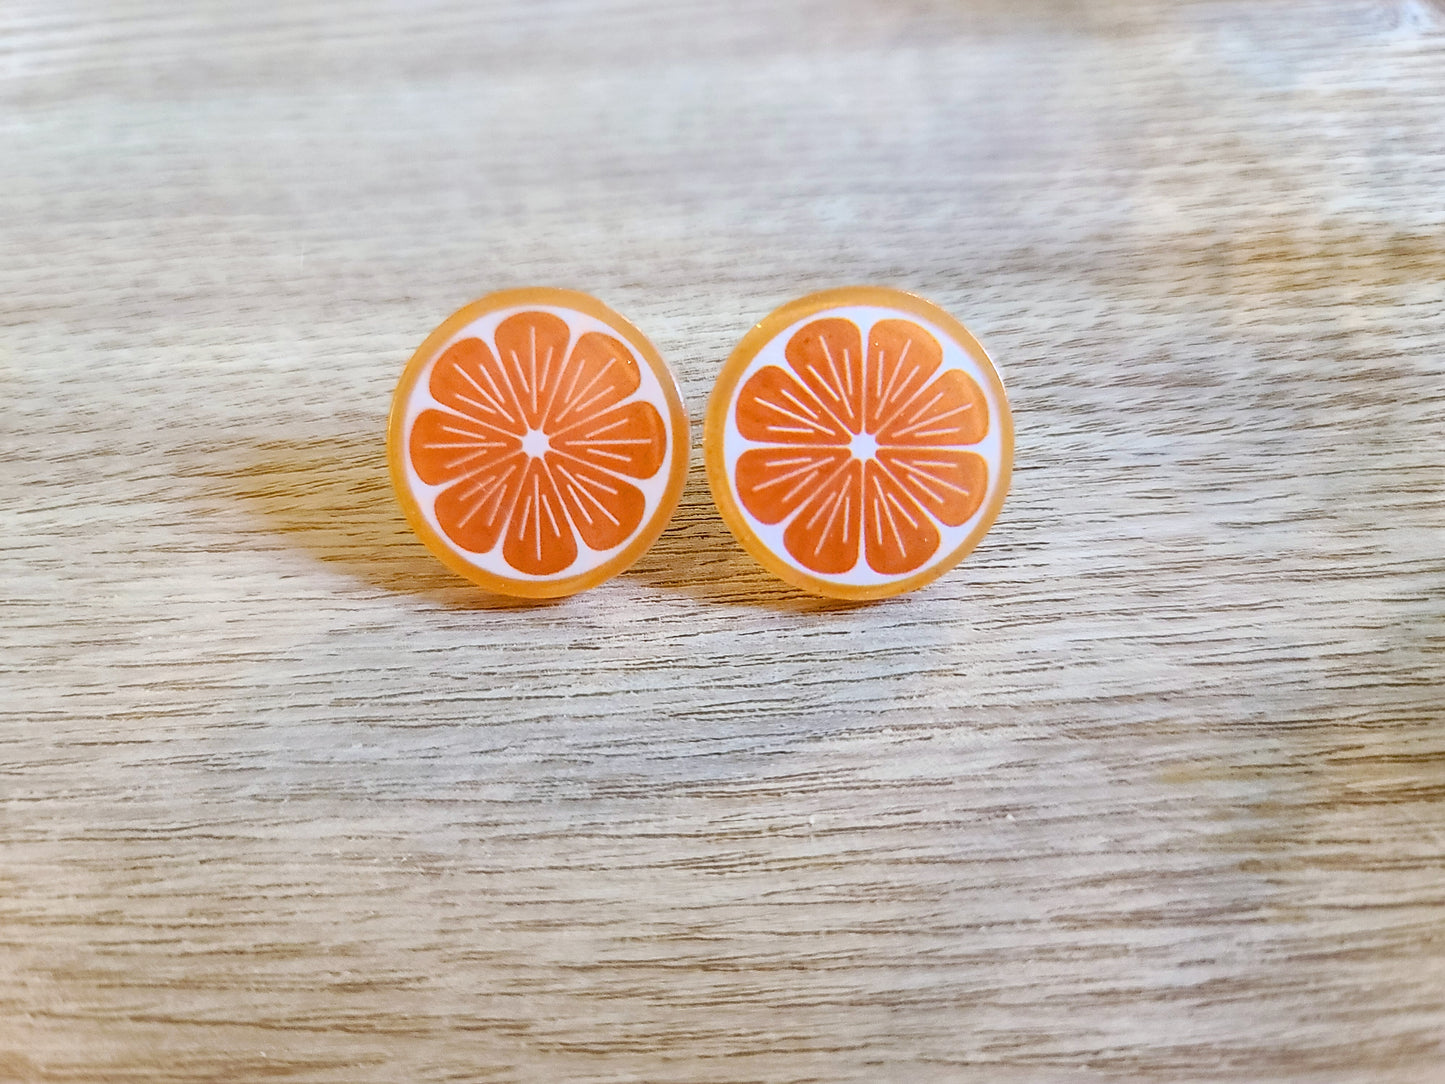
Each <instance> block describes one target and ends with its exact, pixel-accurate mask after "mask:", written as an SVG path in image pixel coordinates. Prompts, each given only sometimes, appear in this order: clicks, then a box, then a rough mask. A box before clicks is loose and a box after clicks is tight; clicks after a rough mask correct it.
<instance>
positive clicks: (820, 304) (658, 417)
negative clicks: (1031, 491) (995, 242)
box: [387, 287, 1013, 600]
mask: <svg viewBox="0 0 1445 1084" xmlns="http://www.w3.org/2000/svg"><path fill="white" fill-rule="evenodd" d="M689 445H690V441H689V434H688V419H687V411H686V408H685V407H684V406H683V402H682V396H681V395H680V394H679V393H678V389H677V382H676V380H675V379H674V378H673V375H672V373H671V371H670V370H669V369H668V367H667V365H666V364H665V363H664V362H663V360H662V358H661V357H660V356H659V355H658V353H657V350H656V349H654V347H653V346H652V344H651V343H650V342H648V340H647V339H646V338H645V337H644V336H643V335H642V333H641V332H640V331H638V330H637V329H636V328H635V327H633V326H632V325H631V324H630V323H628V322H627V321H626V320H624V319H623V318H622V317H621V316H619V315H618V314H617V313H615V312H613V311H612V310H611V309H609V308H607V307H606V306H605V305H603V304H601V303H600V302H599V301H597V300H595V299H594V298H591V297H589V296H587V295H586V294H579V293H574V292H572V291H567V290H553V289H528V290H509V291H505V292H502V293H495V294H491V295H489V296H488V297H484V298H482V299H481V300H480V301H476V302H473V303H472V304H470V305H467V306H466V307H464V308H462V309H461V310H459V311H458V312H456V313H455V314H453V315H452V316H451V317H450V318H449V319H447V320H446V321H445V322H444V323H443V324H442V325H441V326H440V327H438V328H437V329H436V330H435V331H434V332H432V333H431V335H430V336H429V337H428V338H427V340H426V341H425V342H424V343H422V345H421V347H420V349H418V350H417V352H416V354H415V355H414V356H413V357H412V359H411V361H410V362H408V363H407V366H406V369H405V370H404V371H403V373H402V376H401V381H400V383H399V384H398V385H397V389H396V395H395V397H394V399H393V401H392V408H391V418H390V422H389V424H388V431H387V453H388V459H389V461H390V466H391V477H392V483H393V485H394V486H395V489H396V495H397V498H398V500H399V501H400V502H401V506H402V509H403V511H404V512H405V514H406V518H407V520H408V522H409V523H410V524H411V526H412V528H413V530H415V531H416V533H417V535H418V536H420V538H421V540H422V541H423V542H425V543H426V545H427V546H428V547H429V548H430V549H431V550H432V552H433V553H434V554H436V556H437V557H438V558H440V559H441V560H442V562H443V563H445V564H446V565H447V566H448V567H450V568H452V569H453V570H454V571H456V572H458V573H460V574H461V575H463V576H465V577H466V578H467V579H469V580H472V581H474V582H475V583H478V584H480V585H481V586H482V587H484V588H486V589H488V590H491V591H496V592H501V593H503V594H509V595H519V596H523V597H529V598H551V597H558V596H562V595H570V594H573V593H575V592H578V591H583V590H586V589H587V588H589V587H595V586H596V585H597V584H599V583H601V582H602V581H603V580H606V579H608V578H610V577H612V576H614V575H616V574H617V573H619V572H621V571H622V570H623V569H625V568H627V567H628V566H629V565H631V564H632V563H633V562H634V561H636V560H637V559H638V558H639V557H641V556H642V554H643V553H644V552H646V550H647V548H648V547H649V546H651V545H652V543H653V542H654V541H656V539H657V536H658V535H659V534H661V533H662V530H663V528H664V527H665V526H666V525H667V522H668V520H669V519H670V518H671V517H672V513H673V511H674V509H676V507H677V502H678V498H679V497H680V496H681V495H682V489H683V485H684V482H685V481H686V477H687V467H688V452H689ZM703 446H704V455H705V458H706V462H707V477H708V484H709V486H710V487H711V489H712V494H713V499H714V500H715V501H716V503H717V506H718V510H719V511H720V512H721V513H722V517H723V519H724V521H726V523H727V525H728V527H729V528H730V529H731V530H732V533H733V534H734V535H735V536H736V537H737V539H738V541H739V542H740V543H741V544H742V545H743V547H744V548H745V549H746V550H747V551H748V552H749V553H750V554H752V556H753V557H754V558H756V559H757V561H758V562H759V563H760V564H762V565H763V566H764V567H765V568H767V569H768V570H769V571H771V572H773V573H774V574H776V575H777V576H779V577H780V578H781V579H783V580H785V581H787V582H788V583H791V584H793V585H794V586H796V587H800V588H802V589H803V590H805V591H809V592H812V593H814V594H818V595H825V596H828V597H831V598H841V599H854V600H861V599H875V598H883V597H886V596H889V595H897V594H901V593H903V592H905V591H911V590H913V589H915V588H918V587H921V586H923V585H924V584H926V583H929V582H930V581H932V580H934V579H936V578H937V577H938V576H941V575H942V574H943V573H944V572H946V571H948V570H949V569H950V568H952V567H953V566H954V565H956V564H957V563H958V562H959V561H961V560H962V559H963V558H964V557H965V556H967V554H968V553H969V551H970V550H972V549H973V548H974V546H976V545H977V544H978V542H979V540H980V539H981V538H982V537H983V535H984V534H985V532H987V531H988V529H989V527H990V526H991V525H992V523H993V521H994V518H995V517H996V516H997V515H998V512H999V509H1000V507H1001V506H1002V505H1003V500H1004V495H1005V494H1006V493H1007V491H1008V484H1009V473H1010V469H1011V467H1012V463H1013V422H1012V418H1011V416H1010V414H1009V407H1008V400H1007V398H1006V397H1005V394H1004V388H1003V383H1002V381H1001V380H1000V379H999V376H998V373H997V371H996V370H995V369H994V366H993V363H992V362H991V361H990V360H989V357H988V355H987V354H986V353H985V352H984V350H983V348H982V347H981V346H980V345H979V344H978V343H977V342H976V341H975V340H974V338H973V336H972V335H970V334H969V333H968V331H967V329H966V328H964V326H963V325H962V324H960V323H959V322H958V321H957V320H955V319H954V318H953V317H951V316H949V315H948V313H946V312H944V311H943V310H942V309H940V308H938V307H937V306H936V305H933V304H931V303H930V302H927V301H925V300H923V299H922V298H919V297H915V296H913V295H911V294H906V293H901V292H899V291H896V290H888V289H882V288H878V287H859V288H852V289H843V290H830V291H827V292H824V293H818V294H811V295H809V296H807V297H804V298H800V299H798V300H797V301H793V302H791V303H789V304H787V305H784V306H783V307H782V308H780V309H778V310H777V311H776V312H774V313H773V314H772V315H771V316H769V317H768V318H767V319H765V320H764V321H763V322H762V323H760V324H759V325H758V326H757V327H755V328H753V329H752V330H751V331H750V332H748V333H747V335H745V336H744V337H743V340H742V342H741V343H740V344H739V345H738V347H737V349H736V350H735V351H733V354H732V356H731V357H730V358H729V359H728V361H727V363H726V364H725V365H724V366H723V369H722V372H721V374H720V375H719V376H718V380H717V384H716V386H715V387H714V389H713V393H712V397H711V399H710V400H709V402H708V408H707V416H706V419H705V422H704V427H703Z"/></svg>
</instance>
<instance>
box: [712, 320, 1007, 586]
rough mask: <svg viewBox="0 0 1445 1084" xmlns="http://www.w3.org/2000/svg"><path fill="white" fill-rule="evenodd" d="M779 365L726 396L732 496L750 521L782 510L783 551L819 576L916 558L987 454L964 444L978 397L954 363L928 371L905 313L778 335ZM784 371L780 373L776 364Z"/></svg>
mask: <svg viewBox="0 0 1445 1084" xmlns="http://www.w3.org/2000/svg"><path fill="white" fill-rule="evenodd" d="M784 357H785V358H786V361H787V364H788V369H784V368H782V367H781V366H777V365H767V366H764V367H763V368H761V369H759V370H757V371H756V372H755V373H753V375H752V376H751V377H749V379H748V380H747V382H746V383H745V384H744V385H743V387H742V390H741V391H740V392H739V394H738V397H737V405H736V419H737V428H738V432H739V433H740V434H741V435H742V436H743V438H744V439H746V440H747V441H749V442H751V443H754V444H761V445H766V446H765V447H751V448H749V449H747V450H746V451H744V452H743V453H742V455H741V456H740V457H739V458H738V462H737V469H736V485H737V492H738V497H739V499H740V500H741V501H742V504H743V506H744V507H745V508H746V509H747V510H748V512H749V513H751V514H752V515H753V516H754V517H755V518H756V519H758V520H759V521H760V522H762V523H780V522H782V521H783V520H785V519H787V518H788V517H789V516H790V515H791V516H793V519H792V520H791V521H790V522H789V523H788V525H787V527H786V528H785V529H784V532H783V543H784V545H785V546H786V548H787V551H788V553H789V554H790V555H791V556H792V557H793V559H794V560H796V561H797V562H798V563H799V564H800V565H802V566H803V567H804V568H806V569H808V570H810V571H812V572H816V573H821V574H825V575H838V574H842V573H845V572H848V571H850V570H851V569H853V568H854V567H855V566H856V565H857V564H858V560H859V556H860V554H861V555H862V559H863V560H864V561H865V562H866V564H867V566H868V567H869V568H871V569H872V570H873V571H874V572H877V573H880V574H883V575H889V576H895V575H904V574H907V573H909V572H913V571H915V570H917V569H919V568H922V567H923V566H924V565H925V564H927V563H928V561H929V560H930V559H932V558H933V557H934V555H935V554H936V553H937V552H938V549H939V546H940V545H941V542H942V536H941V534H940V531H939V528H938V524H939V523H942V524H945V525H947V526H954V527H956V526H959V525H961V524H963V523H965V522H967V521H968V519H969V518H970V517H971V516H973V514H974V513H975V512H977V511H978V509H979V507H980V505H981V504H982V503H983V499H984V495H985V493H986V491H987V489H988V478H989V471H988V464H987V463H986V462H985V460H984V459H983V457H982V456H980V455H978V454H977V453H975V452H972V451H967V450H965V447H966V446H967V445H973V444H977V443H979V442H980V441H981V440H983V439H984V437H985V436H986V435H987V434H988V430H989V412H988V400H987V399H986V398H985V396H984V393H983V389H982V388H980V387H979V386H978V384H977V382H975V381H974V379H973V378H972V377H970V376H969V375H968V374H967V373H964V372H962V371H960V370H957V369H950V370H948V371H946V372H943V373H942V374H941V375H940V374H939V369H940V368H941V367H942V364H943V348H942V346H941V345H940V344H939V342H938V340H937V339H936V338H935V337H934V336H933V335H932V334H931V333H930V332H929V331H927V330H926V329H925V328H923V327H921V326H920V325H918V324H916V323H914V322H913V321H911V320H903V319H885V320H880V321H878V322H877V323H875V324H874V325H873V327H872V329H871V331H870V332H869V336H868V344H867V348H866V350H865V348H864V345H863V337H862V332H861V331H860V330H859V328H858V325H857V324H855V323H853V322H852V321H851V320H847V319H842V318H838V317H826V318H823V319H819V320H815V321H813V322H811V323H809V324H807V325H805V326H804V327H803V328H801V329H800V330H799V331H797V332H796V333H795V334H794V335H793V336H792V338H791V339H789V341H788V344H787V347H786V349H785V351H784ZM789 370H790V371H789Z"/></svg>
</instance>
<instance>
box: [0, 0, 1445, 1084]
mask: <svg viewBox="0 0 1445 1084" xmlns="http://www.w3.org/2000/svg"><path fill="white" fill-rule="evenodd" d="M849 283H881V284H886V285H893V286H898V287H903V288H908V289H913V290H916V291H918V292H920V293H922V294H924V295H926V296H929V297H931V298H933V299H935V300H937V301H938V302H940V303H941V304H943V305H944V306H945V307H947V308H949V309H951V310H952V311H953V312H955V313H956V314H957V315H958V316H960V317H961V318H962V319H963V320H964V321H965V322H966V323H968V324H969V325H970V327H971V328H972V329H973V330H974V331H975V332H976V333H977V334H978V336H979V337H980V338H981V339H982V340H983V341H984V343H985V344H986V345H987V346H988V347H989V348H990V349H991V351H992V352H993V354H994V355H995V357H996V358H997V359H998V362H999V364H1000V366H1001V368H1002V370H1003V372H1004V376H1005V379H1006V380H1007V381H1008V383H1009V387H1010V389H1011V394H1012V397H1013V402H1014V409H1015V414H1016V420H1017V424H1018V436H1019V447H1018V470H1017V473H1016V476H1015V484H1014V489H1013V494H1012V497H1011V498H1010V500H1009V503H1008V504H1007V506H1006V507H1005V509H1004V513H1003V516H1002V518H1001V519H1000V521H999V523H998V525H997V526H996V527H995V529H994V531H993V532H992V534H991V535H990V536H989V538H988V539H987V540H986V542H985V544H984V545H983V547H982V548H981V549H980V550H979V551H978V552H977V553H976V554H975V555H974V556H973V557H972V558H971V559H970V560H969V561H968V562H966V563H965V564H964V565H963V566H962V567H961V568H959V569H958V570H957V571H956V572H955V573H953V574H951V575H950V576H948V577H946V578H945V579H943V580H942V581H940V582H939V583H937V584H936V585H934V586H932V587H931V588H929V589H927V590H925V591H923V592H921V593H919V594H917V595H915V596H912V597H907V598H901V599H897V600H893V601H890V602H887V603H883V604H878V605H870V606H857V607H848V606H840V605H833V604H828V603H825V602H823V601H821V600H813V599H810V598H807V597H804V596H802V595H800V594H798V593H796V592H794V591H792V590H790V589H788V588H785V587H784V586H782V585H781V584H779V583H777V582H775V581H773V580H772V579H770V578H769V577H768V576H767V575H765V574H764V573H762V572H761V571H760V570H758V569H757V568H756V567H754V566H753V565H752V563H751V562H750V561H749V559H748V558H747V557H746V556H745V555H744V554H743V553H742V551H741V550H740V549H739V548H738V547H737V546H736V545H735V543H734V542H733V541H732V539H731V537H730V536H729V535H728V534H727V532H726V530H725V529H724V527H723V524H722V522H721V521H720V520H719V518H718V516H717V514H716V513H715V511H714V509H713V506H712V503H711V501H710V499H709V496H708V493H707V490H706V486H705V485H704V483H703V480H702V476H701V469H700V457H699V456H698V455H696V454H695V455H694V466H693V473H692V477H691V481H690V485H689V489H688V491H687V494H686V496H685V497H684V500H683V504H682V507H681V509H680V511H679V513H678V515H677V517H676V519H675V521H674V523H673V525H672V527H671V528H670V529H669V530H668V531H667V533H666V534H665V535H664V536H663V537H662V539H661V541H660V542H659V543H658V545H657V546H656V547H655V548H654V549H653V550H652V552H651V553H649V554H648V555H647V556H646V557H645V558H644V559H643V560H642V561H641V562H640V563H639V564H638V565H637V566H636V567H635V568H634V569H633V570H632V571H630V572H629V573H627V574H625V575H623V576H621V577H619V578H617V579H615V580H613V581H612V582H610V583H608V584H606V585H604V586H603V587H601V588H599V589H597V590H595V591H593V592H591V593H588V594H586V595H583V596H579V597H577V598H574V599H571V600H568V601H565V602H561V603H557V604H554V605H532V606H519V605H514V604H511V603H508V602H506V601H505V600H501V599H497V598H490V597H485V596H483V595H481V594H479V593H478V592H477V591H476V590H475V589H473V588H472V587H470V586H469V585H468V584H466V583H464V582H462V581H460V580H458V579H457V578H455V577H454V576H453V575H451V574H450V573H449V572H447V571H446V570H445V569H444V568H443V567H442V566H441V565H440V564H438V563H437V562H436V561H434V560H433V559H432V558H431V557H430V556H429V555H428V553H427V552H426V551H425V550H424V549H423V548H422V546H421V545H420V544H419V543H418V542H416V541H415V540H414V539H413V538H412V537H411V536H410V535H409V534H408V532H407V530H406V529H405V527H404V525H403V522H402V520H401V517H400V515H399V513H398V511H397V509H396V508H395V506H394V504H393V501H392V498H391V494H390V490H389V487H388V483H387V479H386V476H385V469H384V461H383V450H382V437H383V433H382V431H383V419H384V416H385V412H386V409H387V405H388V398H389V396H390V393H391V390H392V387H393V385H394V382H395V380H396V378H397V376H398V374H399V373H400V370H401V366H402V364H403V363H404V361H405V360H406V358H407V357H408V356H409V354H410V352H411V351H412V349H414V347H415V346H416V345H417V343H419V342H420V341H421V339H422V338H423V337H424V336H425V335H426V334H427V333H428V332H429V331H430V330H431V328H432V327H433V326H434V325H435V324H437V323H438V322H439V321H440V320H441V319H442V318H443V317H445V316H446V315H447V314H448V313H450V312H451V311H452V310H453V309H455V308H456V307H458V306H459V305H461V304H462V303H464V302H466V301H468V300H471V299H472V298H474V297H476V296H479V295H481V294H483V293H485V292H487V291H489V290H492V289H495V288H501V287H508V286H514V285H525V284H545V285H556V286H565V287H572V288H578V289H583V290H586V291H588V292H591V293H594V294H596V295H597V296H599V297H600V298H601V299H603V300H604V301H605V302H607V303H609V304H611V305H612V306H614V307H616V308H617V309H619V310H620V311H621V312H623V313H624V314H626V315H627V316H629V317H630V318H631V319H632V320H634V321H635V322H636V323H637V324H638V325H639V326H640V327H641V328H642V329H643V330H644V331H645V332H646V333H648V334H649V335H650V336H651V337H652V338H653V339H654V341H655V342H656V343H657V345H658V346H659V348H660V349H661V350H662V352H663V354H664V355H665V356H666V357H667V358H669V359H670V361H671V363H672V364H673V366H674V367H675V369H676V371H677V373H678V374H679V377H680V379H681V382H682V385H683V388H684V391H685V394H686V397H687V401H688V404H689V407H690V409H691V410H692V412H693V416H694V419H695V420H696V419H698V418H700V416H701V412H702V407H703V404H704V402H705V400H706V397H707V394H708V391H709V388H710V386H711V382H712V380H713V377H714V375H715V374H716V372H717V371H718V368H719V366H720V365H721V362H722V360H723V358H724V357H725V356H726V355H727V353H728V351H729V350H730V348H731V347H732V345H733V344H734V343H735V341H736V340H737V338H738V337H739V336H740V335H741V334H742V333H743V331H744V330H746V328H747V327H748V326H749V325H751V324H752V323H753V322H755V321H756V320H758V319H760V318H761V317H762V316H764V315H765V314H766V313H767V312H768V311H770V310H771V309H772V308H773V307H774V306H776V305H778V304H780V303H782V302H783V301H786V300H788V299H789V298H791V297H794V296H796V295H799V294H802V293H804V292H807V291H810V290H814V289H820V288H824V287H829V286H834V285H839V284H849ZM0 370H3V373H0V380H3V392H4V405H3V411H0V446H3V459H0V506H3V507H0V513H3V518H0V554H3V594H0V598H3V610H0V613H3V625H0V695H3V702H0V728H3V729H0V1080H4V1081H6V1082H10V1081H20V1082H27V1084H28V1082H67V1084H70V1082H82V1084H89V1082H108V1081H119V1082H146V1084H171V1082H181V1081H185V1082H192V1081H195V1082H201V1081H214V1082H222V1081H224V1082H247V1081H307V1082H310V1081H314V1082H337V1084H371V1082H375V1084H393V1082H401V1081H422V1082H432V1081H526V1082H536V1081H544V1082H551V1081H597V1082H618V1081H643V1082H663V1081H666V1082H671V1081H676V1082H725V1081H726V1082H744V1081H760V1082H769V1084H772V1082H803V1081H819V1082H835V1081H836V1082H891V1081H900V1082H906V1084H924V1082H938V1081H963V1082H975V1081H977V1082H990V1084H995V1082H1002V1084H1014V1082H1017V1084H1023V1082H1028V1084H1035V1082H1052V1081H1180V1082H1184V1081H1216V1080H1218V1081H1240V1082H1246V1081H1248V1082H1257V1081H1275V1080H1278V1081H1310V1082H1336V1081H1362V1082H1364V1081H1369V1082H1377V1081H1388V1082H1396V1081H1398V1082H1407V1084H1419V1082H1431V1081H1442V1080H1445V725H1442V724H1445V7H1442V5H1440V4H1438V3H1430V2H1426V0H1405V2H1393V0H1390V2H1387V0H1371V2H1364V0H1328V2H1327V0H1241V2H1223V0H1193V2H1184V0H1175V2H1163V0H1160V2H1157V3H1155V2H1150V0H1138V2H1115V3H1110V2H1095V3H1084V2H1077V3H1073V2H1066V0H985V2H977V3H965V2H962V0H954V2H942V0H939V2H930V0H795V2H784V0H744V2H735V3H726V4H708V3H701V2H698V0H674V2H671V3H667V2H657V3H644V2H642V0H608V2H600V0H599V2H584V0H574V2H555V3H553V2H548V3H536V2H532V3H527V2H516V3H472V2H461V0H457V2H441V3H431V4H414V3H408V2H405V0H392V2H384V0H372V2H365V3H356V4H340V3H333V2H330V0H292V2H288V3H285V4H281V3H277V4H269V3H266V2H264V0H262V2H250V3H242V2H238V3H224V4H222V3H216V2H214V0H205V2H196V0H190V2H187V3H171V4H167V3H160V2H156V3H148V2H139V0H114V2H111V3H101V2H99V0H96V2H93V3H77V2H74V0H4V3H3V6H0ZM698 428H699V427H698V426H697V425H696V424H695V426H694V430H695V435H696V430H697V429H698Z"/></svg>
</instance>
